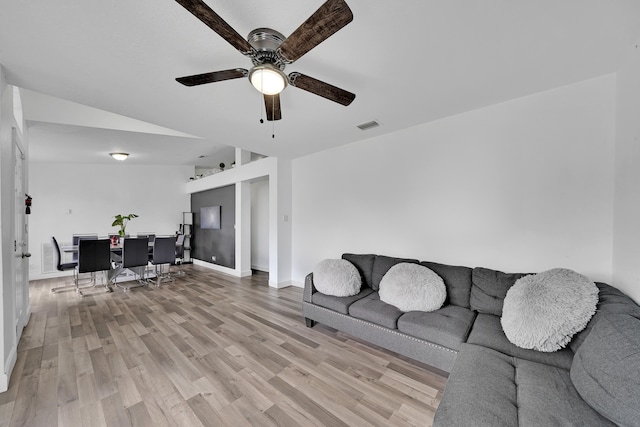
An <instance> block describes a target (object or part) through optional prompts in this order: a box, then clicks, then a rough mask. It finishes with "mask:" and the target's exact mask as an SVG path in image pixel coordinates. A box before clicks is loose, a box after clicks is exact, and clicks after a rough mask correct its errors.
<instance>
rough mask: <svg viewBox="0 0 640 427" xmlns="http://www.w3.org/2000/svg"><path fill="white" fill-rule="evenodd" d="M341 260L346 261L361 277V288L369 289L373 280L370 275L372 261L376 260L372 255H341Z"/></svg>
mask: <svg viewBox="0 0 640 427" xmlns="http://www.w3.org/2000/svg"><path fill="white" fill-rule="evenodd" d="M342 259H346V260H347V261H349V262H350V263H351V264H353V265H354V266H355V267H356V268H357V269H358V272H359V273H360V277H362V286H368V287H371V283H373V280H372V279H371V275H372V274H373V260H374V259H376V255H374V254H363V255H360V254H349V253H346V254H342Z"/></svg>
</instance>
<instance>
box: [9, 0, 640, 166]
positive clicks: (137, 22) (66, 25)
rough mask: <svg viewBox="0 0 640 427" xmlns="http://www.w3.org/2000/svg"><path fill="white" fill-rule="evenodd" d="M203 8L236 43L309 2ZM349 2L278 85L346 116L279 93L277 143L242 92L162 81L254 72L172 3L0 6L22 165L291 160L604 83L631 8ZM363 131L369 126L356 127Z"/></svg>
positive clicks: (635, 31) (586, 2)
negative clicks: (98, 115)
mask: <svg viewBox="0 0 640 427" xmlns="http://www.w3.org/2000/svg"><path fill="white" fill-rule="evenodd" d="M206 3H207V4H208V5H209V6H210V7H211V8H212V9H214V10H215V11H216V12H217V13H218V14H219V15H220V16H221V17H222V18H223V19H224V20H226V21H227V22H228V23H229V24H230V25H231V26H232V27H233V28H235V29H236V31H237V32H238V33H240V34H241V35H243V36H246V35H247V34H248V33H249V32H250V31H251V30H253V29H255V28H258V27H271V28H274V29H275V30H278V31H280V32H281V33H283V34H285V35H289V34H290V33H291V32H292V31H293V30H295V29H296V28H297V27H298V25H299V24H301V23H302V22H303V21H304V20H305V19H306V18H307V17H309V16H310V15H311V14H312V13H313V12H314V11H315V10H316V9H317V8H318V7H319V6H320V5H321V4H322V1H320V0H313V1H311V0H305V1H293V0H271V1H269V2H263V1H258V0H246V1H230V0H227V1H214V0H206ZM347 3H348V4H349V6H350V7H351V9H352V11H353V15H354V20H353V22H351V23H350V24H349V25H347V26H346V27H345V28H343V29H342V30H340V31H339V32H338V33H336V34H335V35H333V36H332V37H331V38H329V39H328V40H326V41H325V42H324V43H322V44H321V45H319V46H318V47H316V48H315V49H313V50H312V51H311V52H309V53H308V54H307V55H305V56H304V57H302V58H301V59H300V60H298V61H297V62H295V63H294V64H291V65H289V66H287V69H286V72H287V73H289V72H291V71H299V72H301V73H304V74H307V75H309V76H312V77H315V78H317V79H320V80H322V81H325V82H327V83H331V84H333V85H336V86H338V87H341V88H343V89H346V90H348V91H351V92H353V93H355V94H356V99H355V101H354V102H353V103H352V104H351V105H350V106H348V107H343V106H341V105H339V104H336V103H333V102H331V101H328V100H325V99H324V98H320V97H318V96H315V95H312V94H310V93H308V92H305V91H303V90H300V89H297V88H294V87H288V88H287V89H285V91H284V92H283V93H282V94H281V102H282V116H283V119H282V120H280V121H277V122H275V136H276V137H275V138H271V134H272V124H271V123H270V122H269V123H267V122H265V124H262V125H261V124H260V123H259V119H260V115H261V108H262V105H263V103H262V98H261V96H260V94H259V93H258V92H257V91H256V90H255V89H253V87H252V86H251V85H250V83H249V82H248V81H247V80H245V79H237V80H229V81H224V82H218V83H212V84H207V85H202V86H196V87H185V86H182V85H180V84H178V83H176V82H175V80H174V79H175V78H176V77H180V76H185V75H190V74H197V73H204V72H209V71H216V70H224V69H228V68H236V67H241V68H247V69H248V68H250V66H251V63H250V60H249V59H248V58H246V57H244V56H242V55H241V54H240V53H239V52H238V51H236V50H235V49H234V48H233V47H232V46H231V45H229V44H228V43H227V42H226V41H224V40H223V39H222V38H221V37H220V36H218V35H217V34H215V33H214V32H213V31H212V30H211V29H209V28H208V27H207V26H205V25H204V24H203V23H202V22H200V21H199V20H197V19H196V18H195V17H194V16H193V15H191V14H190V13H189V12H187V11H186V10H185V9H183V8H182V7H181V6H180V5H179V4H178V3H176V2H175V1H173V0H162V1H151V0H136V1H122V0H120V1H114V0H103V1H99V2H98V1H71V0H60V1H45V0H32V1H15V0H0V64H2V65H3V66H4V69H5V72H6V75H7V79H8V81H9V83H10V84H13V85H15V86H19V87H22V88H25V89H28V90H29V91H31V92H33V93H30V94H29V93H27V96H25V98H26V99H25V101H24V104H25V105H24V107H25V117H26V118H27V119H28V120H30V122H29V123H30V125H31V129H32V132H31V135H30V143H31V150H32V157H33V158H34V160H35V159H39V158H41V159H46V160H49V161H56V159H57V158H56V157H55V156H56V153H57V152H58V151H56V150H53V149H52V146H55V147H59V148H60V149H61V150H74V152H77V153H78V155H77V156H76V157H75V159H77V161H93V160H89V159H88V158H87V157H85V155H86V156H90V155H91V154H92V153H93V154H95V152H96V150H102V151H108V150H110V149H111V146H115V145H126V144H131V145H130V146H131V147H134V148H135V150H137V151H139V152H140V153H143V155H142V156H140V157H139V158H138V160H139V161H140V162H142V163H145V162H146V163H157V164H195V157H197V155H207V156H216V155H221V153H228V152H229V150H230V148H229V147H241V148H244V149H247V150H250V151H254V152H257V153H260V154H263V155H269V156H281V157H287V158H295V157H299V156H303V155H307V154H311V153H314V152H317V151H321V150H325V149H329V148H332V147H335V146H339V145H342V144H347V143H351V142H354V141H358V140H361V139H364V138H368V137H371V136H374V135H377V134H381V133H387V132H393V131H396V130H399V129H402V128H406V127H409V126H413V125H417V124H420V123H425V122H429V121H433V120H437V119H439V118H443V117H447V116H451V115H455V114H459V113H462V112H465V111H469V110H473V109H476V108H481V107H484V106H487V105H491V104H495V103H498V102H502V101H505V100H508V99H513V98H517V97H521V96H525V95H528V94H531V93H535V92H539V91H543V90H547V89H551V88H556V87H559V86H562V85H566V84H569V83H573V82H577V81H581V80H585V79H589V78H592V77H596V76H600V75H603V74H607V73H611V72H615V71H616V69H617V64H618V63H619V61H620V60H621V59H622V56H623V55H624V53H625V52H626V51H627V50H628V49H629V48H630V47H631V46H633V43H634V42H635V41H636V37H638V35H639V34H640V2H638V1H635V0H633V1H632V0H629V1H622V0H609V1H601V0H560V1H558V0H553V1H552V0H541V1H536V2H523V1H512V0H487V1H477V0H458V1H428V0H427V1H425V0H403V1H401V2H392V1H371V0H347ZM42 95H46V96H42ZM51 97H53V98H57V99H59V100H64V102H65V103H67V104H66V105H67V106H70V107H73V106H76V107H77V108H75V107H73V108H70V110H71V111H79V110H80V106H86V107H91V109H92V110H91V111H93V112H96V110H102V111H105V112H109V113H112V114H113V115H112V116H111V117H112V118H114V117H116V116H115V115H118V117H120V118H121V119H122V120H121V121H122V123H120V124H118V125H116V124H115V122H118V120H115V119H114V120H113V121H112V124H111V125H110V126H107V125H104V123H103V122H101V121H99V120H96V123H93V124H88V123H87V122H81V123H78V120H73V119H67V120H65V118H64V117H60V116H61V115H62V114H60V111H61V110H60V109H59V108H57V109H56V108H55V107H51V106H50V107H49V108H50V110H51V111H49V112H47V107H46V104H47V102H48V103H49V104H52V105H56V102H53V101H51ZM39 103H43V104H45V106H39ZM77 104H79V105H77ZM62 111H66V110H62ZM69 114H70V115H71V114H73V113H71V112H70V113H69ZM76 114H79V115H81V113H76ZM63 116H64V115H63ZM131 119H134V120H131ZM127 120H131V121H127ZM371 120H377V121H378V122H380V123H381V124H382V125H381V126H380V127H378V128H375V129H372V130H369V131H361V130H360V129H358V128H357V127H356V126H357V125H359V124H361V123H364V122H368V121H371ZM107 121H108V120H107ZM140 122H145V123H146V124H142V123H140ZM133 123H137V124H138V125H140V126H141V127H140V128H137V127H135V126H134V124H133ZM149 124H152V125H155V126H156V127H153V126H150V125H149ZM151 129H153V130H151ZM174 131H175V132H174ZM43 141H46V143H44V142H43ZM87 141H89V142H87ZM114 141H115V142H114ZM116 142H117V143H116ZM109 144H111V145H109ZM134 148H131V149H129V151H133V149H134ZM119 149H122V150H127V148H126V147H124V146H123V147H120V148H119ZM46 150H50V152H46ZM85 152H86V153H85ZM142 159H145V160H142ZM67 160H68V159H67ZM105 160H106V161H108V159H105Z"/></svg>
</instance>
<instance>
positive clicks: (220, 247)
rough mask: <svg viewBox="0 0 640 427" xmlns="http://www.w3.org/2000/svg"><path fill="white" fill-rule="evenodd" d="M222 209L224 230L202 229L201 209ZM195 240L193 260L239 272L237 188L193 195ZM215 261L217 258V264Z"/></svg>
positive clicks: (228, 187) (221, 228) (193, 241)
mask: <svg viewBox="0 0 640 427" xmlns="http://www.w3.org/2000/svg"><path fill="white" fill-rule="evenodd" d="M212 206H220V229H208V228H202V227H201V225H202V224H201V217H200V212H201V211H200V209H201V208H208V207H212ZM191 212H193V238H192V246H193V250H192V251H191V257H192V258H194V259H199V260H201V261H206V262H210V263H213V264H218V265H221V266H223V267H228V268H236V230H235V223H236V187H235V185H229V186H227V187H220V188H215V189H213V190H207V191H203V192H201V193H194V194H192V195H191ZM212 257H215V261H214V260H213V258H212Z"/></svg>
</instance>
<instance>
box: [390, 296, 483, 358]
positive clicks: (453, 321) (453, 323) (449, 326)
mask: <svg viewBox="0 0 640 427" xmlns="http://www.w3.org/2000/svg"><path fill="white" fill-rule="evenodd" d="M475 316H476V314H475V312H474V311H471V310H469V309H468V308H464V307H458V306H457V305H451V304H449V305H445V306H444V307H442V308H441V309H440V310H436V311H431V312H425V311H410V312H408V313H405V314H403V315H402V316H400V318H399V319H398V330H399V331H400V332H404V333H405V334H407V335H411V336H414V337H417V338H422V339H423V340H426V341H430V342H432V343H435V344H439V345H441V346H443V347H447V348H450V349H453V350H459V349H460V346H461V345H462V343H464V342H465V341H466V339H467V336H468V335H469V331H470V330H471V326H472V325H473V319H474V318H475Z"/></svg>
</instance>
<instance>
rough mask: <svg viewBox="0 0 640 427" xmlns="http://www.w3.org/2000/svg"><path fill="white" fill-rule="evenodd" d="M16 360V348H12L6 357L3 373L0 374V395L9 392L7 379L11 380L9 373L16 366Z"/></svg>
mask: <svg viewBox="0 0 640 427" xmlns="http://www.w3.org/2000/svg"><path fill="white" fill-rule="evenodd" d="M17 360H18V347H17V346H16V347H13V348H12V349H11V351H10V352H9V357H7V363H6V364H5V365H4V372H3V373H2V374H0V393H4V392H5V391H7V390H9V379H10V378H11V372H13V368H14V367H15V366H16V361H17Z"/></svg>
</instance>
